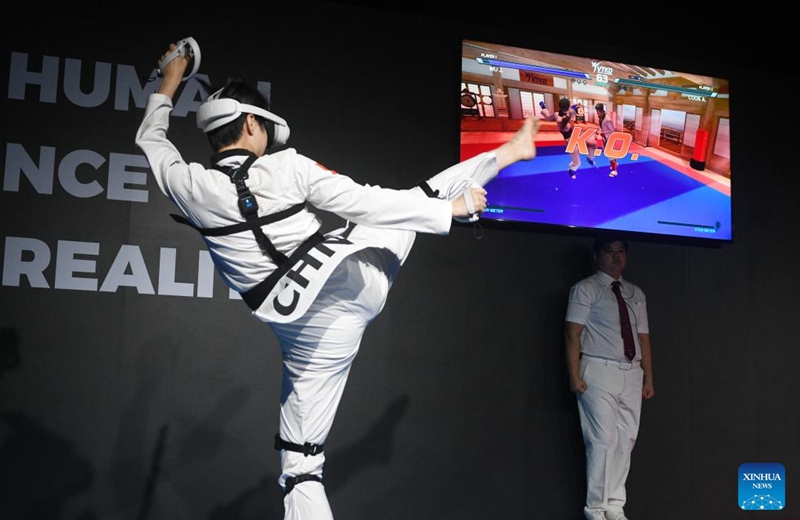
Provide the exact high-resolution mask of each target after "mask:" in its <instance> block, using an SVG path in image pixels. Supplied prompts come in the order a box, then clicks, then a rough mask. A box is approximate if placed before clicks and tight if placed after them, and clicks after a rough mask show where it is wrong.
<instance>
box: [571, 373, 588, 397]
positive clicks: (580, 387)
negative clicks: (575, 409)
mask: <svg viewBox="0 0 800 520" xmlns="http://www.w3.org/2000/svg"><path fill="white" fill-rule="evenodd" d="M587 388H588V386H587V385H586V381H584V380H583V379H581V378H580V377H576V378H571V377H570V378H569V389H570V390H571V391H572V392H573V393H575V394H578V395H580V394H582V393H584V392H585V391H586V389H587Z"/></svg>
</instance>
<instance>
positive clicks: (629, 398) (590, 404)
mask: <svg viewBox="0 0 800 520" xmlns="http://www.w3.org/2000/svg"><path fill="white" fill-rule="evenodd" d="M580 363H581V364H580V370H581V373H582V377H583V380H584V381H585V382H586V385H587V388H586V391H585V392H584V393H583V394H579V395H578V412H579V414H580V420H581V431H582V433H583V442H584V445H585V446H586V506H585V508H584V512H585V513H586V516H587V518H588V517H589V516H590V515H591V513H593V512H595V511H605V510H608V511H622V508H623V507H624V506H625V502H626V492H625V482H626V480H627V478H628V471H629V469H630V464H631V452H632V451H633V447H634V445H635V444H636V437H637V435H638V433H639V420H640V416H641V409H642V385H643V382H644V372H643V371H642V369H641V367H638V366H637V367H635V368H631V369H629V370H623V369H620V368H618V367H615V366H610V365H604V364H601V363H596V362H592V361H588V360H586V359H581V362H580Z"/></svg>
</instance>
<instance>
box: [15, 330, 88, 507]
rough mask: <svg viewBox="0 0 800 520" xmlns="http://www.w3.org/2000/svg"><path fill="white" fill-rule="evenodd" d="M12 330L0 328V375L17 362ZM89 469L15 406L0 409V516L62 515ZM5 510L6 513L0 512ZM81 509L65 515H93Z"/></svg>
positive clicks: (84, 489)
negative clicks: (14, 408)
mask: <svg viewBox="0 0 800 520" xmlns="http://www.w3.org/2000/svg"><path fill="white" fill-rule="evenodd" d="M20 343H21V341H20V336H19V333H18V331H17V330H16V329H11V328H3V329H0V376H2V375H3V373H5V372H10V371H13V370H16V369H17V368H18V367H19V366H20V365H21V364H22V357H21V355H20V353H19V345H20ZM93 480H94V469H93V468H92V465H91V464H90V463H89V462H88V461H87V460H86V459H84V458H82V457H80V456H79V455H78V454H76V453H75V450H74V448H73V446H72V445H71V444H70V443H69V442H67V441H66V440H64V439H62V438H60V437H59V436H57V435H55V434H53V433H52V432H51V431H49V430H47V429H46V428H45V427H43V426H42V425H41V424H39V423H37V422H36V421H33V420H31V419H30V418H29V417H27V416H26V415H25V414H23V413H22V412H19V411H8V412H5V411H4V412H2V413H0V483H1V484H2V487H0V512H2V514H3V518H9V519H12V518H13V519H19V520H34V519H36V520H38V519H47V520H62V519H64V518H66V517H65V516H64V508H65V506H66V504H67V502H68V501H69V500H70V499H71V498H72V497H74V496H77V495H80V494H82V493H86V492H88V491H89V489H90V488H91V486H92V481H93ZM6 515H7V516H6ZM96 518H97V516H96V515H95V514H94V513H93V512H90V511H84V512H82V513H79V514H78V515H77V516H73V517H70V520H95V519H96Z"/></svg>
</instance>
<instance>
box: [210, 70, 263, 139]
mask: <svg viewBox="0 0 800 520" xmlns="http://www.w3.org/2000/svg"><path fill="white" fill-rule="evenodd" d="M212 92H216V91H215V90H214V91H212ZM219 97H220V98H231V99H235V100H236V101H238V102H239V103H243V104H246V105H255V106H257V107H259V108H263V109H264V110H267V111H269V102H268V101H267V98H266V97H264V95H263V94H262V93H261V92H259V91H258V89H257V88H255V87H254V86H252V85H250V84H249V83H246V82H245V81H243V80H241V79H238V78H232V79H228V82H227V83H226V85H225V87H223V89H222V92H221V93H220V95H219ZM254 115H255V114H254ZM255 117H256V120H257V121H258V123H259V124H260V125H261V126H262V127H263V128H265V129H266V130H267V135H268V136H270V137H272V136H273V135H275V125H274V124H273V123H272V122H271V121H267V120H266V119H264V118H263V117H261V116H258V115H256V116H255ZM246 119H247V113H246V112H242V113H241V114H240V115H239V117H237V118H236V119H234V120H233V121H231V122H230V123H228V124H225V125H222V126H221V127H219V128H215V129H214V130H211V131H210V132H208V133H207V134H206V135H207V136H208V143H209V144H210V145H211V148H212V149H213V150H214V151H217V150H220V149H221V148H223V147H225V146H229V145H231V144H233V143H235V142H236V141H237V140H238V139H239V137H240V136H241V135H242V128H243V126H244V122H245V120H246Z"/></svg>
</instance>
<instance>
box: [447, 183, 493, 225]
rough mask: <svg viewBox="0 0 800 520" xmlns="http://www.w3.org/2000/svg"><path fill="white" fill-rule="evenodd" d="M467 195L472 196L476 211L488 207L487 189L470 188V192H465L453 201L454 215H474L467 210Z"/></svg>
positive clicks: (459, 216)
mask: <svg viewBox="0 0 800 520" xmlns="http://www.w3.org/2000/svg"><path fill="white" fill-rule="evenodd" d="M467 196H471V197H472V207H474V208H475V213H480V212H481V211H483V210H485V209H486V190H485V189H483V188H470V189H469V192H464V195H463V196H461V197H458V198H457V199H456V200H454V201H453V203H452V204H453V217H458V218H465V217H470V216H472V214H471V213H470V212H469V210H467V203H466V201H465V200H464V197H467Z"/></svg>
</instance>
